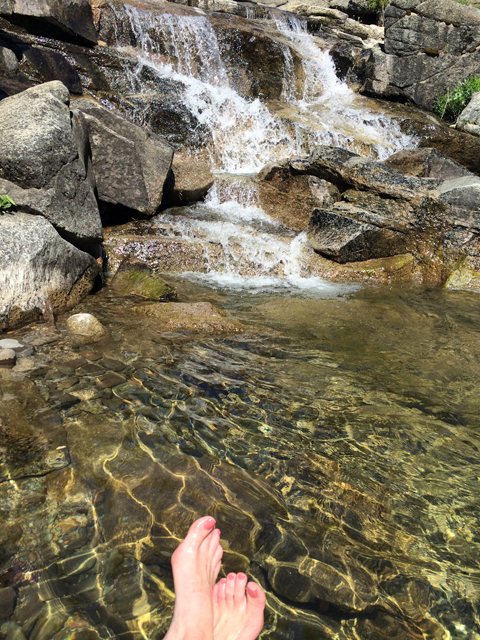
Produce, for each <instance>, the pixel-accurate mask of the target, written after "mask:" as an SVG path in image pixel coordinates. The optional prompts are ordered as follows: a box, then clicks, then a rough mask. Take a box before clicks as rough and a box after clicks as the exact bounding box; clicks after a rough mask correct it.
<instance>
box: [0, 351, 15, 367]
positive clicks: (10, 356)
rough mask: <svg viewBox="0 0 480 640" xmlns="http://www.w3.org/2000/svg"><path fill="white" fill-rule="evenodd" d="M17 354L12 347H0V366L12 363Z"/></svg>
mask: <svg viewBox="0 0 480 640" xmlns="http://www.w3.org/2000/svg"><path fill="white" fill-rule="evenodd" d="M16 360H17V354H16V353H15V351H14V350H13V349H0V367H5V366H11V365H14V364H15V362H16Z"/></svg>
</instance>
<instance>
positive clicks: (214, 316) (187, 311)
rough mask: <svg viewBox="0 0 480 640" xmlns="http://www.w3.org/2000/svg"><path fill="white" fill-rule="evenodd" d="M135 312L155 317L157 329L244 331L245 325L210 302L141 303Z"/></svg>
mask: <svg viewBox="0 0 480 640" xmlns="http://www.w3.org/2000/svg"><path fill="white" fill-rule="evenodd" d="M134 311H135V313H138V314H142V315H145V316H147V317H150V318H153V319H155V326H156V328H157V331H193V332H195V333H198V332H201V333H203V332H205V333H243V332H244V331H245V330H246V327H245V325H242V324H241V323H240V322H237V321H235V320H231V319H230V318H226V317H225V313H224V312H222V311H220V310H219V309H217V308H216V307H214V306H213V305H212V304H210V303H209V302H192V303H185V302H155V303H152V304H145V305H139V306H138V307H135V308H134Z"/></svg>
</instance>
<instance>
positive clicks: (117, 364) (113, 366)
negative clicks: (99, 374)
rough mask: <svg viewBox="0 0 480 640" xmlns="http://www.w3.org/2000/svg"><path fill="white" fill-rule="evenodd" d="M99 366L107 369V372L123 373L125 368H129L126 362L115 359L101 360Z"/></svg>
mask: <svg viewBox="0 0 480 640" xmlns="http://www.w3.org/2000/svg"><path fill="white" fill-rule="evenodd" d="M99 364H101V365H102V367H104V368H105V369H107V371H123V369H125V367H126V366H127V365H126V364H125V363H124V362H121V361H120V360H114V359H113V358H103V360H101V361H100V363H99Z"/></svg>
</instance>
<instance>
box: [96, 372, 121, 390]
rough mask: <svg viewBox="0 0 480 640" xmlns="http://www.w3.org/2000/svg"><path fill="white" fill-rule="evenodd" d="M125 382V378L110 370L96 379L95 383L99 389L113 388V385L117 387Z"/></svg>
mask: <svg viewBox="0 0 480 640" xmlns="http://www.w3.org/2000/svg"><path fill="white" fill-rule="evenodd" d="M123 382H125V378H124V377H123V376H120V375H119V374H118V373H114V372H113V371H109V372H108V373H106V374H105V375H103V376H100V378H97V379H96V380H95V384H96V385H97V387H98V388H99V389H111V388H112V387H116V386H117V385H119V384H122V383H123Z"/></svg>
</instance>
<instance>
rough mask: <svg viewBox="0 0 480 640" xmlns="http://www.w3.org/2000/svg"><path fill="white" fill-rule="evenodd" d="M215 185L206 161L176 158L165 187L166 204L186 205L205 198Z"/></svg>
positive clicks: (171, 205)
mask: <svg viewBox="0 0 480 640" xmlns="http://www.w3.org/2000/svg"><path fill="white" fill-rule="evenodd" d="M212 185H213V175H212V172H211V171H210V167H209V166H208V165H207V164H206V163H202V162H199V161H192V160H177V159H175V158H174V160H173V163H172V170H171V174H170V175H169V178H168V179H167V182H166V183H165V188H164V205H165V206H169V207H177V206H185V205H188V204H193V203H194V202H198V201H200V200H203V199H204V198H205V196H206V195H207V193H208V190H209V189H210V188H211V187H212Z"/></svg>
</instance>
